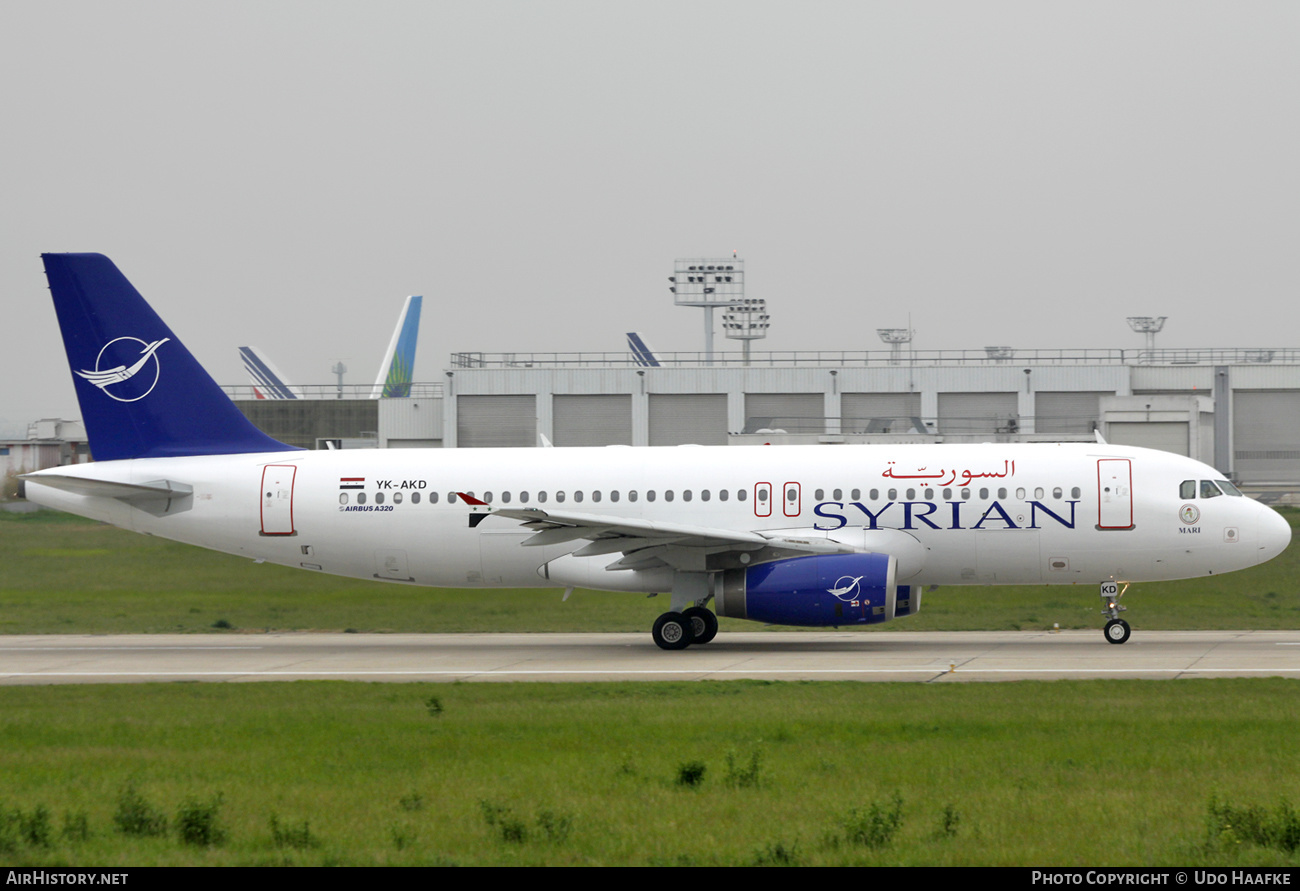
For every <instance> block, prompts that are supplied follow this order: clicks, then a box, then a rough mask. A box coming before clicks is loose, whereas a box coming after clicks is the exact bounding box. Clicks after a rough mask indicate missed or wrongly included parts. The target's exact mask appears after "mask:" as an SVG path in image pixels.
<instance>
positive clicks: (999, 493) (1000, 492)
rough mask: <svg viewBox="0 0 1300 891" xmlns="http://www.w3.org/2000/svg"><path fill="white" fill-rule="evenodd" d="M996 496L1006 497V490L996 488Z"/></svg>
mask: <svg viewBox="0 0 1300 891" xmlns="http://www.w3.org/2000/svg"><path fill="white" fill-rule="evenodd" d="M998 497H999V498H1006V497H1007V490H1006V489H998Z"/></svg>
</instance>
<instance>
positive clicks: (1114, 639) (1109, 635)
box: [1101, 582, 1132, 644]
mask: <svg viewBox="0 0 1300 891" xmlns="http://www.w3.org/2000/svg"><path fill="white" fill-rule="evenodd" d="M1127 590H1128V585H1125V586H1124V591H1127ZM1124 591H1121V590H1120V588H1119V583H1118V582H1102V583H1101V601H1102V603H1103V604H1105V605H1104V606H1103V607H1102V610H1101V614H1102V615H1103V616H1106V617H1108V618H1109V620H1110V621H1108V622H1107V623H1106V628H1105V630H1104V631H1103V633H1104V634H1105V635H1106V642H1107V643H1113V644H1122V643H1124V641H1126V640H1128V638H1129V634H1130V633H1132V629H1131V628H1129V626H1128V622H1125V621H1124V620H1123V619H1121V618H1120V617H1119V614H1120V613H1121V612H1123V611H1124V610H1125V609H1126V607H1123V606H1120V603H1119V599H1120V598H1121V597H1123V596H1124Z"/></svg>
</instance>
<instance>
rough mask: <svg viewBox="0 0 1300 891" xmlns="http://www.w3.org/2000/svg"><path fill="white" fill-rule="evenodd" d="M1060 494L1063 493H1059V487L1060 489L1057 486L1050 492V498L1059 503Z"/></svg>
mask: <svg viewBox="0 0 1300 891" xmlns="http://www.w3.org/2000/svg"><path fill="white" fill-rule="evenodd" d="M1062 494H1063V493H1062V492H1061V487H1060V486H1057V487H1056V488H1055V489H1053V490H1052V497H1053V498H1055V499H1056V500H1057V501H1060V500H1061V495H1062Z"/></svg>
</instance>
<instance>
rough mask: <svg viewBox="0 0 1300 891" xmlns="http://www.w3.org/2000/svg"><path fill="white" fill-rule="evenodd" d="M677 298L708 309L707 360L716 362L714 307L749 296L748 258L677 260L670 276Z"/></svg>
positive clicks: (675, 301)
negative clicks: (747, 288)
mask: <svg viewBox="0 0 1300 891" xmlns="http://www.w3.org/2000/svg"><path fill="white" fill-rule="evenodd" d="M668 280H669V281H670V282H672V283H673V286H672V287H671V288H669V289H668V290H670V291H672V292H673V302H674V303H676V304H677V305H678V306H696V307H699V308H701V309H703V310H704V361H705V364H707V365H712V364H713V310H715V309H717V308H718V307H723V308H724V309H725V308H726V307H728V306H731V305H732V304H735V303H743V302H744V299H745V261H744V260H739V259H737V258H736V257H734V256H732V257H727V258H724V259H721V260H716V259H715V260H710V259H694V260H692V259H687V260H676V261H674V263H673V274H672V275H671V276H669V277H668Z"/></svg>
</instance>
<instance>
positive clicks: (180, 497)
mask: <svg viewBox="0 0 1300 891" xmlns="http://www.w3.org/2000/svg"><path fill="white" fill-rule="evenodd" d="M22 479H24V480H27V481H28V483H37V484H39V485H42V486H49V487H50V488H52V489H61V490H62V491H64V492H72V493H74V494H76V495H87V496H90V497H92V498H116V499H117V500H118V501H122V502H125V503H127V504H129V505H131V506H132V507H137V508H139V509H140V510H142V511H145V512H146V513H150V514H153V515H154V516H155V517H161V516H163V515H165V514H178V513H182V512H183V511H187V510H189V509H190V507H191V506H192V502H193V499H192V497H191V496H192V495H193V494H194V487H193V486H191V485H189V484H188V483H178V482H176V481H174V480H151V481H150V482H147V483H119V482H113V481H110V480H97V479H90V478H88V477H84V476H71V475H68V474H61V473H50V472H49V471H45V472H42V473H28V474H24V475H23V476H22Z"/></svg>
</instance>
